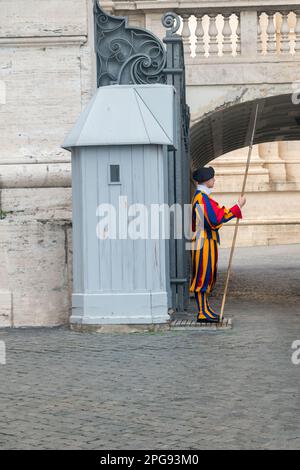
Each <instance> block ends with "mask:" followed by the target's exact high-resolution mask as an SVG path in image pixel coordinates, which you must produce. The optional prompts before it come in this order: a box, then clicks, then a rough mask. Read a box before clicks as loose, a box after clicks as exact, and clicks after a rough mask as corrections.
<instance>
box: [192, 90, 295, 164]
mask: <svg viewBox="0 0 300 470" xmlns="http://www.w3.org/2000/svg"><path fill="white" fill-rule="evenodd" d="M257 104H259V114H258V120H257V126H256V132H255V137H254V141H253V143H254V144H259V143H264V142H273V141H282V140H300V106H299V105H297V104H294V103H293V101H292V94H284V95H277V96H272V97H268V98H263V99H258V100H254V101H249V102H245V103H241V104H236V105H231V106H228V105H227V106H226V107H223V108H221V109H218V110H216V111H214V112H212V113H210V114H209V115H206V116H204V117H203V118H202V119H201V120H200V121H198V122H197V123H195V124H194V125H193V126H192V128H191V159H192V166H193V169H195V168H197V167H201V166H204V165H206V164H207V163H209V162H210V161H212V160H214V159H215V158H217V157H219V156H221V155H223V154H225V153H228V152H231V151H233V150H237V149H239V148H243V147H247V146H248V145H249V144H250V141H251V134H252V128H253V122H254V116H255V110H256V105H257Z"/></svg>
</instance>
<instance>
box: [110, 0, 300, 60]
mask: <svg viewBox="0 0 300 470" xmlns="http://www.w3.org/2000/svg"><path fill="white" fill-rule="evenodd" d="M106 1H107V2H108V3H109V4H110V5H113V10H114V12H121V14H125V15H128V14H129V15H134V18H135V20H136V18H137V14H138V15H142V16H144V23H147V22H148V21H150V22H149V24H152V18H153V15H154V16H155V15H156V18H157V17H159V16H162V15H163V13H165V12H166V10H169V11H174V12H176V13H177V14H178V15H180V17H181V23H182V24H181V29H180V30H179V33H180V34H182V37H183V42H184V49H185V55H186V57H187V58H192V59H193V58H198V59H199V60H202V59H203V60H205V59H209V60H226V59H232V58H236V59H239V58H244V57H247V56H249V55H251V56H252V57H253V56H256V58H257V60H260V58H261V59H266V58H268V56H270V57H274V56H281V58H282V60H285V59H286V60H289V59H290V60H293V58H295V57H297V54H299V52H300V0H294V2H284V1H282V0H273V1H272V2H271V1H269V0H265V1H263V2H259V1H258V0H249V1H247V2H246V1H244V0H232V1H225V0H224V1H222V5H221V6H220V2H218V1H213V0H203V1H201V2H200V1H194V2H192V1H190V0H180V1H176V0H174V1H172V0H167V1H166V0H137V1H132V2H131V1H128V0H123V1H122V0H115V1H113V0H106ZM106 1H105V0H103V3H104V4H105V3H106ZM148 18H149V20H148ZM156 21H158V20H157V19H156ZM142 23H143V20H142V21H141V24H142ZM156 32H157V31H156Z"/></svg>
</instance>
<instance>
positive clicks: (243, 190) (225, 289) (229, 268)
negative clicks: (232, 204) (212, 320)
mask: <svg viewBox="0 0 300 470" xmlns="http://www.w3.org/2000/svg"><path fill="white" fill-rule="evenodd" d="M258 109H259V105H258V104H257V105H256V109H255V115H254V121H253V128H252V134H251V139H250V145H249V150H248V157H247V163H246V169H245V174H244V181H243V186H242V192H241V196H244V194H245V189H246V183H247V178H248V173H249V167H250V162H251V155H252V148H253V140H254V135H255V130H256V123H257V116H258ZM239 223H240V219H237V220H236V224H235V228H234V235H233V240H232V246H231V250H230V256H229V262H228V269H227V275H226V282H225V288H224V294H223V299H222V306H221V313H220V321H222V319H223V316H224V309H225V303H226V298H227V292H228V286H229V279H230V274H231V266H232V259H233V254H234V250H235V244H236V238H237V234H238V229H239Z"/></svg>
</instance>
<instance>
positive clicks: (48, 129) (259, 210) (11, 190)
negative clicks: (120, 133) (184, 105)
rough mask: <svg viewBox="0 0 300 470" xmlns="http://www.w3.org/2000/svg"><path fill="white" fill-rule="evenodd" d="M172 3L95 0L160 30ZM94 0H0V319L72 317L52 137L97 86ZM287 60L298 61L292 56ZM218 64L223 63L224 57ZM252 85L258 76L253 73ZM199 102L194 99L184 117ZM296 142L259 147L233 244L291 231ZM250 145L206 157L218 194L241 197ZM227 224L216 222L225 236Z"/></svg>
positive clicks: (40, 321) (65, 158)
mask: <svg viewBox="0 0 300 470" xmlns="http://www.w3.org/2000/svg"><path fill="white" fill-rule="evenodd" d="M162 3H164V5H161V4H162ZM179 3H182V4H183V3H185V2H165V1H163V0H161V1H160V2H159V1H157V2H155V1H152V2H147V1H144V2H120V1H119V2H105V1H103V2H102V6H103V7H104V8H106V9H107V11H114V12H115V13H116V14H122V13H123V14H128V15H129V20H130V21H129V22H130V24H132V25H140V26H144V27H147V28H149V29H151V30H152V31H153V32H154V33H156V34H158V35H160V36H161V37H162V35H163V28H162V26H161V23H160V18H161V15H162V12H163V11H166V10H172V8H173V4H176V5H177V9H179ZM195 3H198V2H195ZM203 3H204V2H203ZM205 3H206V4H209V5H210V6H211V5H213V3H214V2H205ZM219 3H220V2H219ZM239 3H243V2H239ZM244 3H245V2H244ZM254 3H255V2H254ZM271 3H272V2H271ZM296 3H297V2H296ZM176 5H175V6H176ZM189 5H190V7H191V2H189ZM92 7H93V2H92V0H63V1H61V0H47V1H44V0H43V1H41V0H27V1H26V2H24V1H23V0H1V15H0V83H1V87H0V95H1V96H0V133H1V142H2V145H1V147H0V211H1V212H0V215H1V220H0V326H17V327H18V326H28V325H34V326H40V325H49V326H53V325H59V324H63V323H67V322H68V318H69V314H70V295H71V289H72V284H71V282H72V270H71V265H72V240H71V166H70V155H69V153H68V152H67V151H64V150H62V149H61V147H60V146H61V143H62V141H63V138H64V136H65V135H66V133H67V131H68V130H69V129H70V127H71V126H72V124H73V123H74V121H75V119H76V118H77V116H78V114H79V113H80V111H81V110H82V109H83V107H84V105H85V104H86V103H87V101H88V100H89V98H90V97H91V96H92V94H93V92H94V90H95V88H96V70H95V69H96V66H95V55H94V50H93V48H94V36H93V15H92ZM125 7H126V9H124V8H125ZM114 8H115V9H114ZM189 11H190V10H189ZM178 12H179V13H180V11H178ZM186 17H187V18H188V17H189V13H187V14H186ZM184 34H185V30H183V35H184ZM185 38H188V35H187V34H185ZM186 45H187V42H186ZM268 60H269V63H271V65H272V62H271V61H270V59H268ZM187 62H188V70H187V73H188V77H194V76H197V74H196V72H195V73H194V75H193V73H192V70H198V68H197V67H199V61H198V62H197V61H196V62H195V63H193V62H192V59H191V58H190V56H189V53H188V57H187ZM277 62H278V61H277V60H276V63H277ZM224 64H225V65H224ZM288 64H290V66H291V69H293V70H295V65H296V64H295V62H294V61H290V62H288ZM261 66H262V65H261V64H259V67H261ZM209 67H211V65H209ZM222 67H223V69H225V70H229V69H230V67H231V62H230V61H227V62H226V63H224V61H223V62H222ZM210 70H211V69H210ZM251 70H252V69H251ZM208 72H209V73H211V72H210V71H209V70H208ZM251 73H253V72H251ZM285 73H286V74H288V72H287V71H286V72H285ZM293 73H294V72H293ZM191 80H193V78H191ZM191 80H190V79H189V82H188V88H189V89H190V93H188V96H189V97H194V94H193V92H194V91H195V87H196V86H198V85H199V86H202V85H201V83H200V84H199V83H198V82H197V81H196V82H194V83H193V82H192V81H191ZM293 80H294V78H293V79H291V80H290V81H293ZM258 84H259V79H258V80H257V82H255V81H253V83H252V85H253V86H254V87H255V86H259V85H258ZM233 85H234V84H233ZM215 86H216V87H218V86H219V85H218V83H216V84H215ZM190 101H191V102H190V104H191V107H193V104H194V103H193V101H194V99H191V100H190ZM196 105H197V103H196ZM192 112H193V109H192ZM197 113H198V108H197V112H196V110H195V112H194V113H193V114H192V117H193V118H196V115H197ZM299 149H300V145H299V143H298V142H275V143H270V144H260V145H259V146H257V147H255V151H254V155H253V163H252V166H251V171H250V176H249V181H248V186H247V191H248V205H247V208H246V209H245V216H244V220H243V223H242V226H241V230H240V235H239V240H238V242H239V244H240V245H253V244H254V245H257V244H261V245H263V244H271V243H296V242H298V241H299V224H300V215H299V214H300V201H299V199H300V198H299V189H300V156H299ZM246 154H247V150H245V149H243V150H236V151H235V152H233V153H230V154H227V155H225V156H222V157H219V158H218V159H217V160H216V161H214V162H213V164H214V165H215V167H216V170H217V175H218V182H217V187H216V197H217V198H218V199H219V200H220V201H221V202H224V203H226V204H227V203H228V204H229V203H231V202H235V200H236V199H237V196H238V193H239V188H240V186H241V182H242V176H243V171H244V166H245V160H246ZM231 233H232V228H230V227H228V228H226V229H224V232H223V242H224V245H229V244H230V236H231Z"/></svg>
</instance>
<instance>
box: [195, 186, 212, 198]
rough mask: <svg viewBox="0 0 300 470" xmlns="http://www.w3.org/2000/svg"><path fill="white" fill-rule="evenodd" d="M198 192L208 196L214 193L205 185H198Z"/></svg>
mask: <svg viewBox="0 0 300 470" xmlns="http://www.w3.org/2000/svg"><path fill="white" fill-rule="evenodd" d="M197 190H198V191H201V192H202V193H205V194H207V195H208V196H209V195H210V193H211V192H212V188H208V187H207V186H205V184H197Z"/></svg>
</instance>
